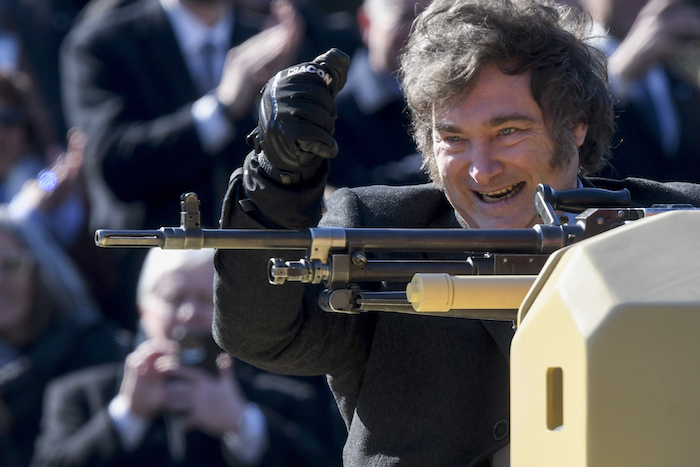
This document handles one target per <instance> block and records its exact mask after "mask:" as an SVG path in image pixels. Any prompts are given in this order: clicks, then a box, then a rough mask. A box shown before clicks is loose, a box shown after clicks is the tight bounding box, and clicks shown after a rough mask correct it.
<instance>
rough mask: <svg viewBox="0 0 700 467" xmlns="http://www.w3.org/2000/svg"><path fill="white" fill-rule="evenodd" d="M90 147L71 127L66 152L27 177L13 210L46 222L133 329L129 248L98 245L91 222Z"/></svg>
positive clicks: (102, 303)
mask: <svg viewBox="0 0 700 467" xmlns="http://www.w3.org/2000/svg"><path fill="white" fill-rule="evenodd" d="M84 149H85V135H84V133H83V132H82V131H80V129H79V128H73V129H71V130H70V131H69V132H68V134H67V150H66V152H65V153H63V154H61V155H59V156H58V157H57V158H56V160H55V161H54V162H53V163H52V164H51V165H50V166H48V167H47V168H45V169H43V170H42V171H40V172H39V173H37V174H36V176H35V177H33V178H30V179H28V180H26V181H25V182H24V184H23V185H22V188H21V189H20V190H19V192H18V193H17V194H15V195H14V196H13V197H12V199H11V200H10V202H9V204H8V206H7V209H8V211H9V212H10V213H11V214H12V216H13V217H15V218H17V219H24V222H34V223H38V224H40V225H41V226H42V228H43V229H44V230H45V231H46V232H47V234H49V235H51V237H52V238H53V239H54V240H56V242H57V244H58V245H59V246H60V247H61V248H63V249H64V250H65V252H66V253H67V254H68V256H70V258H71V260H72V261H73V262H74V263H75V266H76V267H77V268H78V270H79V271H80V273H81V275H82V277H83V278H84V279H85V282H86V284H87V286H88V289H89V291H90V294H91V296H92V297H93V299H94V300H95V302H96V303H97V306H98V308H99V309H100V311H101V312H102V314H103V315H104V317H105V318H107V319H108V320H110V321H112V322H114V323H115V324H117V325H119V326H120V327H122V328H124V329H125V330H130V331H132V332H133V331H134V329H133V321H132V317H131V315H130V313H128V312H125V309H124V308H123V307H122V304H123V303H124V302H125V300H124V298H123V295H124V290H123V288H122V278H121V274H122V273H123V271H120V270H119V263H118V261H117V260H118V259H119V258H120V256H121V255H123V254H124V253H125V251H124V250H122V251H113V250H107V249H102V248H95V241H94V231H93V230H90V228H89V226H88V223H87V212H88V211H89V199H88V197H87V194H86V192H85V179H84V177H85V173H84V171H83V163H84Z"/></svg>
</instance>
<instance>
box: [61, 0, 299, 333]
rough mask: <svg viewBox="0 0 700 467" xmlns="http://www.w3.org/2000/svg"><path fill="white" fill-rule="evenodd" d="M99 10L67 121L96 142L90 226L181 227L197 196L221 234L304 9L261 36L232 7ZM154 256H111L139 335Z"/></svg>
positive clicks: (79, 49) (89, 23)
mask: <svg viewBox="0 0 700 467" xmlns="http://www.w3.org/2000/svg"><path fill="white" fill-rule="evenodd" d="M104 1H106V2H107V3H108V6H106V7H104V8H102V9H101V8H99V7H100V5H102V3H103V2H104ZM98 3H99V5H91V6H90V11H91V12H92V13H91V14H87V13H86V14H84V15H82V17H81V19H80V21H78V22H77V23H76V25H75V26H74V27H73V28H72V29H71V31H70V32H69V34H68V36H67V37H66V39H65V40H64V43H63V46H62V54H61V70H62V74H61V77H62V98H63V102H64V110H65V112H66V120H67V122H68V125H69V126H71V127H72V126H76V127H79V128H81V129H82V131H83V132H84V133H85V137H86V148H85V164H84V165H85V174H86V177H85V179H86V183H87V189H88V197H89V204H90V214H89V222H88V226H89V228H90V229H92V230H95V229H100V228H104V229H134V228H147V229H150V228H159V227H161V226H169V225H178V224H179V214H178V213H179V198H180V195H182V194H183V193H185V192H190V191H194V192H196V193H197V194H198V196H199V199H200V203H201V205H200V208H201V212H202V226H203V227H213V226H215V225H216V222H217V218H218V213H219V211H220V207H219V206H220V199H221V195H222V193H223V191H224V190H225V188H226V181H227V179H228V174H229V172H230V170H231V168H232V167H235V165H237V164H239V163H240V160H241V158H242V154H239V153H238V152H239V151H240V150H239V149H238V148H239V147H240V146H241V145H242V144H243V143H242V142H243V141H244V139H245V133H246V131H247V129H248V128H250V125H251V124H250V122H251V121H252V119H251V117H250V116H249V115H248V113H249V111H250V109H251V107H252V106H253V102H254V100H255V97H256V96H257V95H258V94H259V91H260V88H261V87H262V85H263V84H264V83H265V81H266V80H267V79H268V78H269V77H270V76H271V75H272V74H273V73H274V72H275V71H276V70H277V69H278V68H279V67H282V66H285V64H287V63H288V61H290V60H292V59H293V57H294V56H295V54H296V52H297V48H298V44H299V41H300V37H301V34H302V30H303V29H302V26H303V24H302V23H301V20H300V19H299V16H298V14H297V12H296V10H295V9H294V7H293V5H292V4H291V3H289V2H288V1H286V0H280V1H279V2H277V3H275V8H273V11H272V17H271V21H272V22H273V25H272V26H271V27H268V28H267V29H265V30H264V31H262V32H260V31H259V29H255V28H251V27H249V26H247V25H246V24H244V23H242V22H241V21H240V14H239V13H238V10H237V7H236V5H235V3H233V2H231V1H229V0H215V1H204V0H138V1H126V2H122V3H125V4H119V5H120V6H118V7H115V6H114V4H115V2H113V1H112V0H98ZM144 254H145V252H144V251H141V250H129V251H127V252H126V253H124V252H114V253H113V255H114V257H115V262H116V263H117V265H118V268H119V270H120V272H121V278H122V290H123V291H124V292H125V293H124V294H123V300H121V302H122V303H121V305H122V306H121V308H122V310H123V313H124V314H125V315H128V319H129V320H130V324H129V326H128V327H129V329H131V330H134V329H135V326H136V322H137V319H138V318H137V312H136V310H135V309H134V303H133V300H132V299H131V297H133V292H134V290H135V284H136V281H137V277H138V274H139V269H140V266H141V262H142V261H143V256H144Z"/></svg>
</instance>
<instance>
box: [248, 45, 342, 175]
mask: <svg viewBox="0 0 700 467" xmlns="http://www.w3.org/2000/svg"><path fill="white" fill-rule="evenodd" d="M349 66H350V57H348V56H347V55H346V54H344V53H343V52H341V51H340V50H338V49H330V50H329V51H328V52H326V53H324V54H323V55H319V56H318V57H316V58H315V59H314V61H313V62H306V63H301V64H299V65H296V66H292V67H289V68H287V69H285V70H282V71H280V72H279V73H277V74H276V75H275V76H274V77H272V79H270V81H268V82H267V84H266V85H265V87H264V88H263V90H262V100H261V103H260V112H259V116H258V126H257V128H255V130H253V131H252V132H251V133H250V134H249V135H248V143H249V144H251V145H252V146H254V147H255V151H256V152H260V150H262V151H263V152H264V154H265V157H266V158H267V160H268V161H269V162H270V163H271V164H272V166H273V167H274V169H276V170H277V171H280V172H287V173H292V174H301V173H305V174H309V173H313V172H314V171H315V170H316V169H317V168H318V167H319V166H320V165H321V163H322V162H323V160H324V159H329V158H332V157H335V155H336V154H338V143H336V142H335V140H334V139H333V137H332V136H331V135H332V134H333V131H334V130H335V118H336V116H337V109H336V105H335V96H336V95H337V94H338V92H339V91H340V90H341V89H342V88H343V86H344V85H345V81H346V80H347V74H348V68H349ZM304 178H307V177H304Z"/></svg>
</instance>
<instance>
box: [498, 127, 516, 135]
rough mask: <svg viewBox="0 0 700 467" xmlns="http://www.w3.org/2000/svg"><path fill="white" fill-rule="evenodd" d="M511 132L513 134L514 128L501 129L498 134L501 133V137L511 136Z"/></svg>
mask: <svg viewBox="0 0 700 467" xmlns="http://www.w3.org/2000/svg"><path fill="white" fill-rule="evenodd" d="M513 132H515V128H503V129H502V130H501V131H500V133H501V134H502V135H503V136H508V135H510V134H512V133H513Z"/></svg>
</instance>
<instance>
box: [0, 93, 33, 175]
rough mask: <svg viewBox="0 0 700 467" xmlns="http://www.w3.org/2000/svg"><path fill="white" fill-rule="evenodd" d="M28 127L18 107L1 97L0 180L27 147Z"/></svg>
mask: <svg viewBox="0 0 700 467" xmlns="http://www.w3.org/2000/svg"><path fill="white" fill-rule="evenodd" d="M27 137H28V136H27V128H26V126H25V124H24V122H23V119H22V112H21V109H17V108H15V107H12V106H10V105H8V104H7V103H5V102H4V101H3V100H2V99H0V180H5V178H7V176H8V174H9V173H10V170H11V169H12V167H13V166H14V165H15V164H16V163H17V161H18V160H19V158H20V157H22V155H23V154H24V152H25V151H26V149H27Z"/></svg>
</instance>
